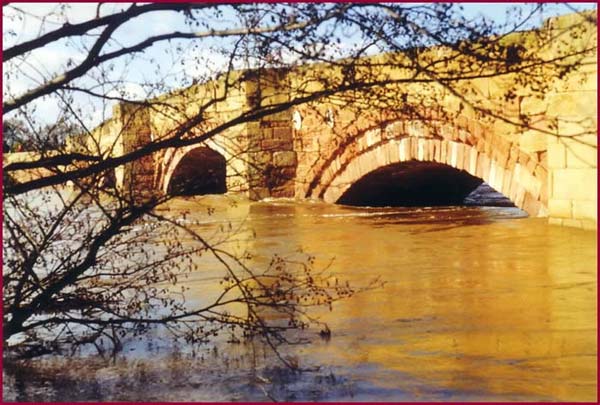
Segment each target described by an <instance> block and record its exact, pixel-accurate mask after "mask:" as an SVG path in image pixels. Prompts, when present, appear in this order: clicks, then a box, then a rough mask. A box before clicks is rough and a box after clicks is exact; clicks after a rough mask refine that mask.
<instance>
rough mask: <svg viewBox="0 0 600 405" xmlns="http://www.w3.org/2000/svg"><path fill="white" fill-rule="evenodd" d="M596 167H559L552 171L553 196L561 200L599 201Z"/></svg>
mask: <svg viewBox="0 0 600 405" xmlns="http://www.w3.org/2000/svg"><path fill="white" fill-rule="evenodd" d="M597 179H598V172H597V170H596V169H557V170H554V171H553V173H552V180H553V181H552V197H551V198H553V199H559V200H567V199H570V200H587V201H597V190H598V181H597Z"/></svg>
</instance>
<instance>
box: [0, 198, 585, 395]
mask: <svg viewBox="0 0 600 405" xmlns="http://www.w3.org/2000/svg"><path fill="white" fill-rule="evenodd" d="M231 201H232V198H231V197H226V196H208V197H202V198H201V197H192V198H178V199H176V200H174V201H172V202H171V203H169V205H168V206H167V207H164V212H165V213H169V215H177V213H178V212H180V211H183V210H187V209H190V210H192V211H193V213H192V214H191V215H192V217H196V218H197V219H200V221H204V224H203V225H202V227H201V228H202V229H203V230H204V231H206V232H212V231H214V230H215V229H218V227H220V226H224V225H225V224H229V222H231V223H232V224H233V225H234V227H235V226H241V229H242V232H241V233H240V234H238V235H236V237H235V238H234V239H235V240H234V241H232V242H230V245H229V247H230V248H231V249H233V250H236V249H239V250H245V249H248V250H250V251H252V252H253V254H254V255H255V260H256V263H257V264H260V263H261V262H267V261H268V260H269V258H270V257H271V255H272V254H273V253H280V254H286V253H289V254H293V252H295V251H298V250H299V249H300V248H301V249H302V250H303V251H305V252H310V253H311V254H312V255H314V256H315V257H316V260H317V263H316V266H317V267H318V266H319V265H325V264H326V263H329V262H330V261H331V260H333V261H332V264H331V268H330V271H331V272H333V273H334V274H335V275H336V276H338V277H339V278H341V279H347V280H349V281H350V283H351V284H352V285H357V286H358V285H361V284H364V283H366V282H367V280H369V279H370V278H372V277H375V276H379V277H381V279H383V280H385V282H386V284H385V286H384V287H383V288H380V289H376V290H373V291H369V292H366V293H362V294H358V295H355V296H353V297H351V298H350V299H348V300H345V301H342V302H338V303H336V304H335V305H334V308H333V311H329V310H326V309H322V310H321V309H319V310H316V311H315V312H314V315H315V316H318V317H320V318H321V320H322V321H324V322H327V324H328V325H329V328H330V329H331V331H332V335H331V339H329V340H324V339H321V338H319V335H318V330H315V329H309V330H308V331H305V332H304V335H305V336H306V337H307V338H309V339H310V341H311V343H308V344H304V345H298V346H292V347H287V348H282V355H283V356H286V357H287V358H288V359H293V361H294V362H297V363H299V364H300V365H301V366H302V367H306V368H312V369H313V371H310V372H303V373H297V372H293V371H291V370H289V369H287V368H286V367H284V366H283V365H282V364H281V362H280V361H278V360H277V358H276V357H275V356H274V355H273V353H272V352H271V351H270V350H269V349H268V348H266V347H264V345H262V344H261V343H260V342H258V341H257V342H248V343H243V344H228V343H226V342H225V341H224V340H222V341H219V340H218V339H217V342H213V343H211V344H207V345H204V346H201V347H198V348H196V349H194V350H191V349H190V348H189V347H187V346H186V345H184V344H181V343H174V342H170V341H169V340H168V339H158V340H156V341H154V340H152V339H148V340H144V341H131V342H129V343H127V344H126V345H125V347H124V351H123V353H121V354H119V355H118V356H117V358H116V359H113V360H109V359H101V358H99V357H98V356H94V355H89V356H84V355H83V354H82V355H77V356H74V357H72V358H60V357H50V356H46V357H44V358H40V359H36V360H35V361H32V362H28V363H16V364H15V363H10V362H6V361H5V364H4V373H3V374H4V399H5V400H7V401H81V400H87V401H109V400H110V401H121V400H122V401H271V400H277V401H294V400H319V401H350V400H362V401H479V400H493V401H511V400H522V401H540V400H543V401H557V400H558V401H570V400H573V401H594V400H595V399H596V393H597V387H596V382H597V369H596V364H597V360H596V359H597V338H596V336H597V328H596V319H597V308H596V302H597V299H596V295H597V288H596V286H597V271H596V243H597V242H596V233H595V232H589V231H583V230H579V229H571V228H563V227H558V226H552V225H548V224H547V221H546V219H543V218H529V217H527V216H526V215H525V214H524V213H523V212H522V211H520V210H519V209H517V208H510V207H433V208H427V207H422V208H361V207H344V206H336V205H329V204H324V203H320V202H300V201H284V200H274V201H268V202H255V203H249V202H247V201H244V200H241V199H236V201H235V204H231ZM208 207H212V208H214V209H215V212H214V213H213V214H212V215H210V216H208V215H207V214H206V213H207V208H208ZM227 226H228V225H227ZM253 235H255V237H252V236H253ZM203 266H204V267H201V269H200V270H199V271H198V273H197V274H194V275H193V276H192V277H191V278H190V279H189V280H187V281H186V283H188V286H190V287H192V292H193V293H192V295H191V296H190V299H191V300H194V299H197V300H202V299H205V298H206V297H207V296H210V294H211V293H216V292H217V291H218V288H219V285H218V283H217V280H218V278H219V275H220V270H219V269H218V267H217V266H215V263H214V262H211V261H210V260H208V261H207V262H206V263H205V264H203Z"/></svg>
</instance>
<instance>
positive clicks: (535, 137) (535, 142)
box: [519, 130, 548, 153]
mask: <svg viewBox="0 0 600 405" xmlns="http://www.w3.org/2000/svg"><path fill="white" fill-rule="evenodd" d="M519 145H520V147H521V149H522V150H523V151H525V152H526V153H533V152H541V151H545V150H546V149H547V147H548V135H546V134H543V133H541V132H539V131H534V130H529V131H525V132H523V133H522V134H521V136H520V137H519Z"/></svg>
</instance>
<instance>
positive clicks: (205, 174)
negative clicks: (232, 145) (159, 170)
mask: <svg viewBox="0 0 600 405" xmlns="http://www.w3.org/2000/svg"><path fill="white" fill-rule="evenodd" d="M165 163H166V165H165V166H166V170H165V174H164V178H163V182H162V190H163V192H165V193H168V194H175V195H194V194H223V193H225V192H226V191H227V160H226V158H225V156H224V155H223V154H222V153H219V152H218V151H216V150H214V149H213V148H210V147H208V146H206V145H200V146H198V145H194V147H191V148H183V149H180V150H176V151H174V152H173V154H171V155H169V156H166V159H165Z"/></svg>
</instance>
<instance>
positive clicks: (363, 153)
mask: <svg viewBox="0 0 600 405" xmlns="http://www.w3.org/2000/svg"><path fill="white" fill-rule="evenodd" d="M367 137H369V135H368V134H367ZM370 137H371V138H374V136H373V135H372V134H371V135H370ZM363 145H364V147H362V148H361V147H359V148H357V150H355V151H353V153H351V154H349V155H346V156H345V155H344V154H339V155H338V157H337V158H336V159H333V160H332V161H331V162H330V163H329V165H328V166H327V167H326V168H325V169H324V171H323V174H322V178H321V181H320V186H319V187H317V188H315V190H314V191H313V194H312V197H319V198H322V199H323V200H325V201H326V202H330V203H335V202H337V201H338V200H340V198H341V197H342V196H343V195H344V193H346V192H347V191H348V189H349V188H350V187H351V186H352V185H353V184H355V183H357V182H358V181H359V180H360V179H361V178H363V177H364V176H366V175H368V174H369V173H372V172H374V171H376V170H378V169H381V168H384V167H386V166H390V165H395V164H400V163H406V162H411V161H415V162H432V163H435V164H439V165H445V166H449V167H451V168H454V169H457V170H459V171H463V172H466V173H468V174H469V175H471V176H473V177H477V178H479V179H481V180H483V181H485V182H486V183H488V184H489V185H490V186H491V187H493V188H494V189H496V190H497V191H499V192H501V193H502V194H504V195H505V196H506V197H508V198H509V199H510V200H511V201H512V202H513V203H514V204H515V205H516V206H517V207H519V208H521V209H523V210H524V211H526V212H527V213H528V214H529V215H530V216H543V215H546V206H545V205H546V204H545V202H544V201H542V194H543V193H542V189H543V187H546V185H545V184H544V182H543V181H542V180H541V179H538V178H537V177H536V176H535V175H534V174H533V173H531V172H530V170H529V169H528V168H527V166H526V165H522V164H520V163H515V164H514V165H513V166H512V167H509V166H508V165H507V164H506V163H504V164H503V163H501V162H499V161H498V160H497V159H495V158H492V157H490V156H488V155H487V154H486V153H483V152H481V151H479V150H478V149H477V147H476V146H474V145H470V144H468V143H466V142H461V141H460V140H459V139H445V138H441V139H440V138H433V137H419V136H403V137H394V138H392V139H381V138H380V140H379V141H375V142H366V143H363Z"/></svg>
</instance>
